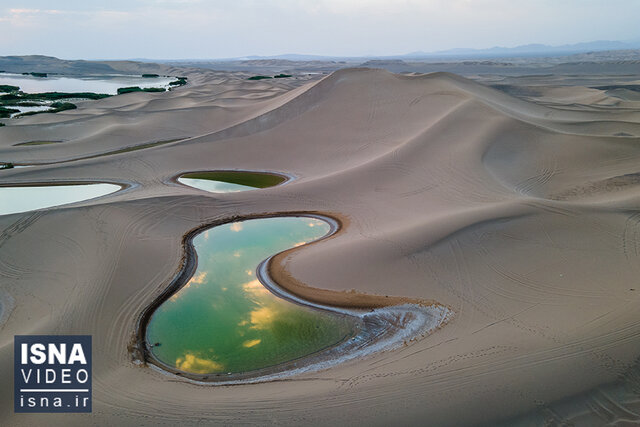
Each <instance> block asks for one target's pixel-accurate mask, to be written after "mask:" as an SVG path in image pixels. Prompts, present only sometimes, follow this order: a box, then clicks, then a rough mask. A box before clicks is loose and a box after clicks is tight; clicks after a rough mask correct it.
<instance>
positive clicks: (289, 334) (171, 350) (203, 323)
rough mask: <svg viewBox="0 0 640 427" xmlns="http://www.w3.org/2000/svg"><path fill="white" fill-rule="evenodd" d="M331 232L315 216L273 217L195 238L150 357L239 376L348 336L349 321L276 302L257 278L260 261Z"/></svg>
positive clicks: (156, 317)
mask: <svg viewBox="0 0 640 427" xmlns="http://www.w3.org/2000/svg"><path fill="white" fill-rule="evenodd" d="M329 229H330V227H329V225H328V224H327V223H326V222H324V221H321V220H319V219H315V218H310V217H276V218H261V219H251V220H245V221H242V222H236V223H231V224H225V225H221V226H217V227H214V228H211V229H208V230H206V231H203V232H202V233H200V234H198V235H197V236H196V237H195V238H194V239H193V245H194V248H195V250H196V252H197V256H198V261H197V262H198V265H197V268H196V271H195V273H194V274H193V276H192V277H191V278H190V279H189V280H188V282H187V283H186V285H184V287H182V288H181V289H180V290H179V291H178V292H177V293H175V294H174V295H173V296H171V297H170V298H169V299H168V300H167V301H165V302H164V303H162V304H161V305H160V306H159V307H158V308H157V310H156V311H155V313H154V314H153V315H152V317H151V319H150V321H149V324H148V327H147V342H148V344H149V345H150V346H151V352H152V354H153V356H155V357H156V358H157V359H158V360H160V361H161V362H163V363H164V364H166V365H168V366H171V367H175V368H176V369H178V370H181V371H185V372H189V373H195V374H208V373H243V372H247V371H252V370H256V369H262V368H267V367H271V366H274V365H277V364H280V363H283V362H287V361H291V360H295V359H298V358H301V357H304V356H307V355H310V354H312V353H315V352H318V351H320V350H323V349H325V348H327V347H331V346H333V345H335V344H338V343H340V342H342V341H343V340H344V339H346V338H347V337H349V336H351V335H353V334H354V331H355V329H354V328H355V326H354V324H353V323H352V321H351V320H349V319H348V318H347V317H345V316H342V315H338V314H334V313H328V312H325V311H320V310H315V309H311V308H307V307H303V306H301V305H298V304H294V303H292V302H289V301H286V300H283V299H281V298H278V297H276V296H275V295H273V294H272V293H271V292H269V290H268V289H266V288H265V287H264V286H263V285H262V284H261V283H260V282H259V280H258V279H257V278H256V268H257V266H258V265H259V264H260V262H262V261H263V260H264V259H266V258H268V257H269V256H271V255H274V254H276V253H278V252H281V251H283V250H286V249H289V248H291V247H295V246H300V245H303V244H305V243H308V242H310V241H313V240H316V239H318V238H320V237H322V236H324V235H325V234H327V233H328V232H329Z"/></svg>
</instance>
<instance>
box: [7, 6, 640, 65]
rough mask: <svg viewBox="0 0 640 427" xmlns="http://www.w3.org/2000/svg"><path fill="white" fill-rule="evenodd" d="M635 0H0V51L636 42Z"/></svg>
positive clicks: (153, 52) (369, 49)
mask: <svg viewBox="0 0 640 427" xmlns="http://www.w3.org/2000/svg"><path fill="white" fill-rule="evenodd" d="M638 17H640V0H109V1H92V0H64V1H60V0H59V1H55V2H54V1H51V0H48V1H47V0H0V34H2V36H1V40H2V41H1V42H0V55H25V54H44V55H53V56H57V57H60V58H68V59H76V58H86V59H98V58H103V59H111V58H156V59H158V58H224V57H238V56H246V55H275V54H282V53H305V54H318V55H340V56H359V55H392V54H402V53H408V52H414V51H427V52H428V51H435V50H442V49H450V48H455V47H472V48H485V47H492V46H507V47H511V46H516V45H521V44H528V43H543V44H551V45H560V44H568V43H577V42H584V41H592V40H634V39H635V40H639V39H640V25H639V24H638Z"/></svg>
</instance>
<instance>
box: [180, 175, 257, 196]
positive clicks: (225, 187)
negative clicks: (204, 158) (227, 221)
mask: <svg viewBox="0 0 640 427" xmlns="http://www.w3.org/2000/svg"><path fill="white" fill-rule="evenodd" d="M178 182H180V183H182V184H184V185H188V186H189V187H194V188H198V189H200V190H204V191H209V192H211V193H237V192H239V191H247V190H255V187H250V186H248V185H240V184H233V183H231V182H222V181H213V180H211V179H195V178H182V177H180V178H178Z"/></svg>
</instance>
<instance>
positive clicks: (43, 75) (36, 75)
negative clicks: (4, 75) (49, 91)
mask: <svg viewBox="0 0 640 427" xmlns="http://www.w3.org/2000/svg"><path fill="white" fill-rule="evenodd" d="M22 75H23V76H33V77H47V73H34V72H30V73H22Z"/></svg>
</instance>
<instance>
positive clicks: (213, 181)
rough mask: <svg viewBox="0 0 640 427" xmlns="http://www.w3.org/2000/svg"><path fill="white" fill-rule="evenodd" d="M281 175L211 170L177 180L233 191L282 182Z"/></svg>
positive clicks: (219, 191)
mask: <svg viewBox="0 0 640 427" xmlns="http://www.w3.org/2000/svg"><path fill="white" fill-rule="evenodd" d="M284 181H286V178H285V177H283V176H281V175H276V174H272V173H262V172H244V171H212V172H192V173H186V174H184V175H181V176H180V177H179V178H178V182H180V183H182V184H184V185H188V186H190V187H195V188H198V189H200V190H205V191H209V192H212V193H235V192H239V191H247V190H255V189H256V188H267V187H273V186H276V185H279V184H282V183H283V182H284Z"/></svg>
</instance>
